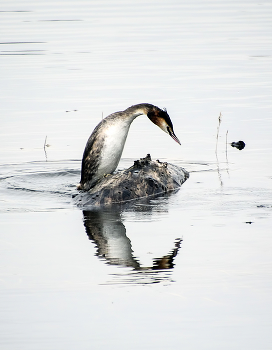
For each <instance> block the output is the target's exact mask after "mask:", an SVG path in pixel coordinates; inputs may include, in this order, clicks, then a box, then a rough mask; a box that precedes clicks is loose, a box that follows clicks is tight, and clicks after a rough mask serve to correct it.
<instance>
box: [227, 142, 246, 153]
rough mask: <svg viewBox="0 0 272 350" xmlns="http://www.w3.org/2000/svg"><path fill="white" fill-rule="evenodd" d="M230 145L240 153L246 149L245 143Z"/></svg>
mask: <svg viewBox="0 0 272 350" xmlns="http://www.w3.org/2000/svg"><path fill="white" fill-rule="evenodd" d="M230 145H231V146H232V147H235V148H237V149H239V151H241V150H242V149H244V148H245V145H246V144H245V143H244V141H238V142H232V143H231V144H230Z"/></svg>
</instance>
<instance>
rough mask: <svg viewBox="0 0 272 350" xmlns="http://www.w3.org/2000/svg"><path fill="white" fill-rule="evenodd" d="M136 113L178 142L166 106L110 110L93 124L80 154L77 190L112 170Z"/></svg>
mask: <svg viewBox="0 0 272 350" xmlns="http://www.w3.org/2000/svg"><path fill="white" fill-rule="evenodd" d="M140 115H146V116H147V117H148V118H149V119H150V120H151V121H152V122H153V123H154V124H156V125H157V126H159V127H160V128H161V129H162V130H163V131H164V132H166V133H167V134H169V135H170V136H171V137H172V138H173V139H174V140H175V141H176V142H177V143H178V144H180V141H179V139H178V138H177V136H176V135H175V133H174V130H173V124H172V122H171V119H170V117H169V115H168V113H167V111H166V109H164V110H162V109H160V108H158V107H156V106H154V105H152V104H148V103H141V104H137V105H133V106H131V107H129V108H127V109H126V110H124V111H122V112H116V113H112V114H110V115H109V116H108V117H106V118H104V119H103V120H102V121H101V122H100V123H99V124H98V125H97V126H96V128H95V129H94V131H93V133H92V134H91V136H90V137H89V140H88V142H87V144H86V147H85V150H84V153H83V158H82V166H81V180H80V184H79V186H78V189H81V190H85V191H88V190H89V189H90V188H91V187H93V186H94V185H95V184H96V183H97V182H98V181H99V180H101V179H102V178H103V177H104V176H105V175H107V174H111V173H112V172H114V170H115V169H116V168H117V166H118V163H119V161H120V158H121V155H122V152H123V149H124V145H125V142H126V138H127V134H128V131H129V128H130V125H131V123H132V122H133V120H134V119H135V118H137V117H138V116H140Z"/></svg>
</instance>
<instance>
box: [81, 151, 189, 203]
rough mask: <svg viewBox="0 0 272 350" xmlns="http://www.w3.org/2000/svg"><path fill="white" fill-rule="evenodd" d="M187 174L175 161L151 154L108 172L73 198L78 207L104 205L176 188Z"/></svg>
mask: <svg viewBox="0 0 272 350" xmlns="http://www.w3.org/2000/svg"><path fill="white" fill-rule="evenodd" d="M188 177H189V173H188V172H187V171H186V170H185V169H183V168H181V167H179V166H176V165H174V164H170V163H166V162H160V161H158V160H155V161H153V160H151V157H150V154H148V155H147V156H146V157H145V158H141V159H139V160H136V161H135V162H134V165H133V166H132V167H130V168H128V169H125V170H123V171H120V172H117V173H115V174H109V175H107V176H105V177H104V178H102V179H101V180H100V181H99V182H97V184H96V185H95V186H94V187H92V188H91V189H90V190H88V191H87V192H82V193H80V194H78V195H77V196H76V197H75V201H76V203H77V204H78V205H80V206H85V205H88V206H89V205H91V206H107V205H112V204H114V203H124V202H127V201H130V200H133V199H139V198H143V197H148V196H152V195H158V194H162V193H167V192H170V191H173V190H176V189H178V188H179V187H180V186H181V185H182V184H183V182H185V181H186V180H187V179H188Z"/></svg>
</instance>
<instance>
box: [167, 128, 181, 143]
mask: <svg viewBox="0 0 272 350" xmlns="http://www.w3.org/2000/svg"><path fill="white" fill-rule="evenodd" d="M167 131H168V134H169V135H170V136H171V137H172V139H173V140H175V141H176V142H177V143H178V144H179V145H181V143H180V141H179V139H178V138H177V136H176V135H175V133H174V131H173V130H171V128H169V126H168V127H167Z"/></svg>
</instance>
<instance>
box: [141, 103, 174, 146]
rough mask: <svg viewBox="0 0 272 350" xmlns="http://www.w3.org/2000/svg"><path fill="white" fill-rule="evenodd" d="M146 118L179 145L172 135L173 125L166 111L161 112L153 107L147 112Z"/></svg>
mask: <svg viewBox="0 0 272 350" xmlns="http://www.w3.org/2000/svg"><path fill="white" fill-rule="evenodd" d="M147 116H148V118H149V119H150V120H151V121H152V122H153V123H154V124H156V125H158V126H159V127H160V128H161V129H162V130H163V131H164V132H166V133H167V134H168V135H170V136H171V137H172V139H174V140H175V141H176V142H177V143H178V144H181V143H180V141H179V139H178V138H177V136H176V135H175V133H174V129H173V124H172V122H171V119H170V117H169V115H168V113H167V111H166V109H164V110H162V109H160V108H158V107H155V106H154V108H153V109H152V110H150V111H148V113H147Z"/></svg>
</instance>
